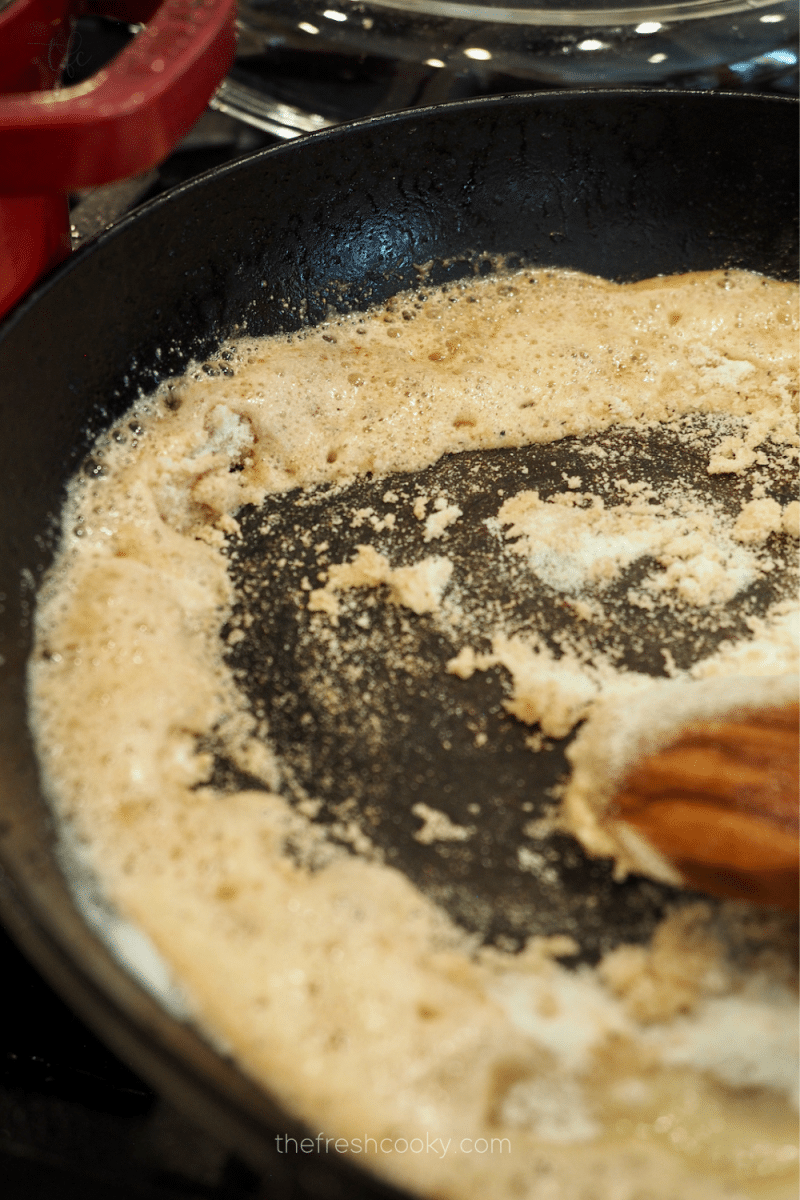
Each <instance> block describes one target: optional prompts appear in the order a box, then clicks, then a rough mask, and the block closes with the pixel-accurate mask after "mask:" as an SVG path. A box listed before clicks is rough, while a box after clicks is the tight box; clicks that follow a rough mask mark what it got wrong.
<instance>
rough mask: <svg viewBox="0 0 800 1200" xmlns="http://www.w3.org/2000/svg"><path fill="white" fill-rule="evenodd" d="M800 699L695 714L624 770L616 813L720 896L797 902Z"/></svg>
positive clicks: (694, 882) (692, 882) (690, 879)
mask: <svg viewBox="0 0 800 1200" xmlns="http://www.w3.org/2000/svg"><path fill="white" fill-rule="evenodd" d="M799 730H800V710H799V709H798V705H797V704H789V705H784V706H781V707H780V708H770V709H761V710H758V711H757V712H749V713H747V714H746V715H744V716H742V717H741V718H731V719H726V720H713V721H712V720H707V721H705V720H704V721H693V722H691V723H690V724H688V725H686V726H685V727H684V728H683V730H682V731H681V733H680V735H679V736H678V737H677V738H676V739H675V740H674V741H672V742H671V743H670V744H669V745H668V746H666V747H664V748H663V749H661V750H660V751H658V753H655V754H651V755H649V756H648V757H646V758H643V759H641V760H640V761H639V762H638V763H637V764H636V766H635V767H634V768H633V769H632V770H631V771H630V772H629V773H628V774H627V775H626V777H625V779H624V780H623V782H622V784H621V786H620V788H619V790H618V792H617V794H616V797H615V800H614V803H613V805H612V812H613V814H614V815H615V816H616V817H617V819H621V820H623V821H625V822H626V823H627V824H629V825H633V826H634V827H635V828H636V829H637V830H638V831H639V832H640V833H642V834H643V835H644V836H645V837H646V838H647V840H648V841H649V842H650V843H651V844H652V845H654V846H655V847H656V848H657V849H658V850H660V851H661V853H662V854H664V855H665V856H666V857H667V858H668V859H669V860H670V861H671V862H672V863H673V864H674V865H675V867H676V868H677V869H678V870H679V871H680V873H681V874H682V875H683V877H684V879H685V880H686V883H687V884H688V885H689V886H692V887H698V888H700V889H701V890H703V891H708V892H711V893H712V894H714V895H720V896H734V897H737V898H740V899H742V898H745V899H750V900H753V901H755V902H757V903H761V904H773V905H778V906H780V907H782V908H787V909H790V910H796V909H797V908H798V882H799V881H798V808H799V807H800V805H799V803H798V795H799V792H800V781H799V779H798V775H799V772H798V762H799V761H800V735H799Z"/></svg>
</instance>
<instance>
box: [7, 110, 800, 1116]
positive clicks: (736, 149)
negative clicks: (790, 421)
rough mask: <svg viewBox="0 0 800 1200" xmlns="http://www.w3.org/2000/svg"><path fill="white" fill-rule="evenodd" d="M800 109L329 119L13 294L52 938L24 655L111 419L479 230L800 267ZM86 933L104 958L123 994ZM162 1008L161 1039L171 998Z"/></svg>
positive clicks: (13, 540) (718, 261)
mask: <svg viewBox="0 0 800 1200" xmlns="http://www.w3.org/2000/svg"><path fill="white" fill-rule="evenodd" d="M797 111H798V110H797V105H795V104H794V103H793V102H791V101H783V100H767V99H764V98H759V97H748V96H739V95H729V96H725V95H686V94H676V93H672V92H664V93H657V92H649V93H642V92H639V93H614V94H610V95H609V94H600V93H588V94H584V95H580V94H575V93H573V94H553V93H551V94H546V95H541V96H536V97H533V98H518V97H517V98H514V99H512V100H505V99H491V100H485V101H478V102H470V103H469V104H466V105H464V104H457V105H450V106H446V107H445V108H440V109H438V110H431V111H428V112H422V111H417V112H411V113H405V114H401V115H399V116H395V117H390V118H383V119H379V120H376V121H370V122H366V123H363V124H362V125H360V126H359V127H357V128H355V129H334V130H332V131H330V132H326V133H324V134H321V135H315V136H313V137H311V138H310V139H308V140H304V141H303V142H301V143H299V144H294V145H291V146H287V147H280V148H277V149H275V150H272V151H267V152H265V153H262V154H260V155H256V156H254V157H253V158H252V159H249V160H247V161H244V162H240V163H237V164H234V165H232V166H230V167H228V168H223V169H221V170H218V171H216V172H214V173H212V174H210V175H209V176H206V177H204V178H202V179H200V180H199V181H195V182H193V183H191V184H189V185H187V186H185V187H183V188H181V189H179V190H177V191H176V192H173V193H172V194H171V195H169V196H168V197H165V198H161V199H159V200H157V201H155V202H153V203H152V204H151V205H148V206H146V208H145V209H144V210H142V212H141V213H140V214H137V215H135V216H133V217H131V218H129V219H127V220H126V221H124V222H122V223H121V225H120V226H119V227H117V228H116V229H115V230H114V231H112V232H111V233H109V234H107V235H103V236H102V237H101V238H99V239H98V241H97V243H95V244H94V245H92V246H90V247H88V248H87V249H86V250H85V251H83V252H82V253H80V254H78V255H76V256H75V259H74V261H72V262H70V263H69V264H68V265H67V266H66V267H65V268H63V269H62V270H60V271H59V272H58V273H57V274H56V275H55V276H54V277H53V278H52V279H50V280H49V281H48V282H47V283H45V284H44V285H43V286H42V287H41V288H40V289H39V290H38V292H37V293H36V294H35V295H34V296H33V297H32V298H31V299H30V300H29V301H26V302H25V303H23V304H22V305H21V306H20V307H19V308H18V310H17V311H16V313H15V314H14V315H13V316H12V317H11V318H10V319H9V320H8V321H7V323H6V325H5V327H4V328H3V329H2V330H0V397H1V398H2V401H1V403H0V478H2V480H3V486H4V488H5V496H4V504H3V506H2V510H0V592H2V593H4V594H5V598H4V599H3V603H4V604H5V613H4V614H3V616H2V618H0V619H1V620H2V625H0V638H1V639H2V640H1V641H0V653H2V655H3V656H4V660H5V665H3V666H0V865H2V870H3V871H4V872H5V878H6V879H7V880H8V881H9V883H10V884H12V885H13V887H14V889H15V890H17V892H18V894H19V895H20V896H21V897H22V905H23V907H24V908H25V909H26V910H27V912H28V914H29V915H31V916H33V918H34V920H35V921H36V922H39V923H40V924H41V925H42V927H43V928H46V929H47V930H48V931H49V933H50V936H52V937H53V938H54V939H55V942H56V943H60V944H61V945H62V948H63V947H67V949H68V951H69V948H70V947H74V946H75V945H76V938H77V939H78V942H81V943H83V944H85V943H86V941H87V939H88V938H89V935H88V934H85V933H84V934H80V935H79V934H78V932H77V931H78V930H79V929H83V928H84V927H83V926H82V923H81V921H80V918H79V917H78V916H77V914H76V912H75V910H74V908H73V906H72V903H71V900H70V899H69V894H68V892H67V890H66V887H65V885H64V883H63V879H62V878H61V876H60V873H59V871H58V868H57V864H56V861H55V858H54V856H53V853H52V849H51V844H52V832H51V829H50V821H49V817H48V814H47V810H46V809H45V807H44V805H43V803H42V801H41V798H40V793H39V788H38V780H37V772H36V765H35V760H34V756H33V752H32V747H31V742H30V736H29V733H28V730H27V723H26V711H25V663H26V660H27V656H28V653H29V649H30V620H31V615H32V602H33V596H34V592H35V587H36V584H37V582H38V580H39V579H40V578H41V575H42V573H43V572H44V570H46V568H47V566H48V564H49V562H50V561H51V559H52V553H53V549H54V546H55V542H56V538H57V533H58V524H57V521H58V517H57V514H58V512H59V509H60V506H61V503H62V500H63V496H64V488H65V485H66V481H67V480H68V478H69V476H70V474H71V473H72V471H73V470H74V469H75V467H76V465H77V464H78V463H79V462H80V460H81V458H82V456H83V455H84V454H85V451H86V449H87V448H88V445H89V444H90V442H91V440H92V438H93V437H94V435H95V434H96V433H97V432H98V431H100V430H101V429H102V428H104V427H105V426H106V425H107V424H108V423H109V422H110V421H111V420H112V419H114V418H115V417H116V416H118V415H119V414H120V413H121V412H123V411H124V409H125V408H126V407H127V406H128V405H129V404H130V403H131V401H132V400H133V399H134V398H135V397H136V395H138V394H139V392H140V389H144V390H148V389H150V388H151V387H152V386H153V385H154V384H155V382H157V380H158V379H159V378H163V377H165V376H168V375H170V374H174V373H176V372H180V371H181V370H182V369H183V367H184V366H185V364H186V362H187V361H188V360H189V358H190V357H192V356H194V355H197V356H202V355H203V354H205V353H208V352H209V350H210V349H212V348H213V347H214V346H216V345H217V344H218V343H219V341H220V340H221V339H222V338H224V337H226V336H229V335H230V334H232V333H235V332H236V331H237V329H238V330H240V331H242V330H244V329H246V330H247V332H251V333H272V332H277V331H279V330H287V329H296V328H299V327H300V326H302V325H303V324H304V323H307V322H315V321H318V320H319V319H321V318H323V317H324V316H325V314H326V312H327V311H328V310H329V308H330V307H336V308H338V309H345V310H346V309H354V308H359V307H364V306H365V305H368V304H370V303H372V302H374V301H378V300H381V299H385V298H386V297H388V296H389V295H391V294H393V293H395V292H396V291H398V290H401V289H403V288H406V287H409V286H413V285H415V284H416V283H417V282H418V280H419V278H420V276H419V273H418V271H417V270H416V267H417V266H419V265H421V264H424V263H428V262H431V261H433V263H434V265H433V267H432V269H431V271H430V274H429V276H428V279H429V280H430V281H433V282H441V281H443V280H445V279H448V278H457V277H459V276H463V275H466V274H470V273H472V271H473V270H475V269H479V270H480V269H488V263H486V262H485V260H483V261H482V260H481V259H480V258H476V256H475V252H486V253H487V254H495V255H496V254H504V255H507V256H509V257H508V260H507V261H508V262H509V264H510V265H515V264H518V263H530V264H532V265H537V266H546V265H553V266H562V267H564V266H566V267H574V268H577V269H580V270H583V271H587V272H590V273H594V274H599V275H603V276H606V277H608V278H612V279H617V280H631V279H640V278H647V277H649V276H652V275H656V274H659V273H674V272H679V271H688V270H693V271H694V270H704V269H709V268H714V267H725V266H731V267H741V268H745V269H749V270H755V271H760V272H763V273H764V274H769V275H772V276H775V277H778V278H784V279H786V278H793V277H796V275H797V249H796V248H797V209H798V200H797V183H796V181H797V175H798V165H797ZM0 907H2V897H1V896H0ZM20 936H22V935H20ZM23 940H24V939H23ZM69 952H72V951H69ZM93 954H94V958H93V965H92V967H91V968H89V969H88V974H89V975H90V976H92V977H93V978H94V979H95V980H97V979H98V978H102V979H103V980H104V981H105V983H104V986H106V987H107V988H112V989H114V988H115V989H116V994H117V995H118V996H122V994H123V993H125V994H126V995H128V996H129V995H130V989H131V988H132V986H133V985H131V984H130V981H127V982H125V981H123V977H122V973H121V971H120V970H119V969H118V968H117V967H116V966H115V965H114V963H113V961H112V960H111V959H110V957H109V956H108V955H107V954H106V953H105V951H104V950H102V948H98V947H96V946H95V949H94V951H93ZM76 1002H77V1001H76ZM123 1007H124V1003H123ZM152 1019H153V1020H154V1021H155V1026H154V1027H153V1029H151V1034H152V1035H153V1036H155V1037H156V1038H158V1037H161V1038H162V1040H163V1039H164V1038H165V1037H166V1034H165V1032H164V1031H165V1030H167V1028H168V1025H169V1018H167V1017H166V1015H162V1016H160V1017H159V1016H158V1015H156V1016H154V1017H153V1018H152ZM173 1024H174V1023H173ZM284 1127H285V1126H284Z"/></svg>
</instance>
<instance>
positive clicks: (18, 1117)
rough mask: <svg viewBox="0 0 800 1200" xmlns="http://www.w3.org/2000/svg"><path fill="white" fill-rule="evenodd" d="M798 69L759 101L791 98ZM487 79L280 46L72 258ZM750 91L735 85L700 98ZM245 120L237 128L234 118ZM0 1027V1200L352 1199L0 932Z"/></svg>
mask: <svg viewBox="0 0 800 1200" xmlns="http://www.w3.org/2000/svg"><path fill="white" fill-rule="evenodd" d="M130 36H131V32H130V30H128V29H127V28H126V27H122V26H119V25H116V24H112V23H109V22H106V21H104V20H102V19H100V18H84V19H83V20H82V21H81V22H80V23H79V25H78V28H77V30H76V35H75V36H74V38H73V42H72V52H71V57H70V60H69V64H68V67H67V71H66V78H65V82H68V83H77V82H79V81H80V80H81V79H83V78H85V77H87V76H88V75H90V74H93V73H94V72H95V71H97V70H98V69H99V68H100V67H101V66H102V65H103V64H104V63H105V62H106V61H107V60H108V59H109V58H110V57H111V55H112V54H114V53H116V52H117V51H118V50H119V49H121V47H122V45H124V44H125V42H126V41H127V39H128V38H129V37H130ZM796 61H797V56H796V55H794V62H792V55H791V54H789V55H788V57H787V58H786V59H785V64H786V67H787V70H786V72H784V73H783V74H780V73H778V74H776V73H775V72H774V71H773V73H772V78H771V79H770V81H769V82H768V83H766V84H764V83H762V84H760V86H759V90H761V91H768V92H772V93H775V94H784V95H796V94H797V70H796ZM532 86H536V87H539V86H541V85H539V84H536V85H532V84H531V81H530V80H529V79H528V80H523V79H518V78H514V77H510V76H506V75H502V74H499V73H492V72H488V73H487V72H486V71H483V72H470V71H461V72H458V71H454V70H442V69H441V68H440V67H433V66H431V65H429V64H425V63H422V64H415V63H410V62H407V61H401V60H395V61H392V60H390V59H387V58H386V57H384V56H381V55H377V54H376V55H366V54H353V53H348V52H345V51H342V50H340V49H336V48H335V47H333V48H332V47H327V48H323V50H322V52H321V53H320V52H314V53H311V52H310V51H309V50H308V49H307V48H304V47H303V46H302V45H299V46H298V45H292V44H289V43H287V41H286V40H285V39H283V40H281V39H276V40H275V41H274V44H268V45H266V46H263V47H262V48H261V49H260V51H259V52H258V53H249V54H245V55H243V56H242V57H241V58H240V59H239V60H238V61H237V64H236V67H235V68H234V71H233V73H232V75H231V77H230V78H229V80H228V81H226V84H225V85H224V86H223V88H222V89H221V91H220V93H218V95H217V97H216V98H215V100H214V101H213V102H212V106H211V107H209V109H208V110H207V111H206V113H205V114H204V115H203V117H201V119H200V121H199V122H198V123H197V125H196V126H195V128H194V129H193V130H192V131H191V132H190V134H189V135H188V136H187V137H186V138H185V139H184V140H183V142H182V143H181V144H180V145H179V146H178V148H177V150H176V151H175V152H174V153H173V154H172V155H171V156H170V158H169V159H168V160H167V162H166V163H164V164H163V165H162V166H161V167H160V168H159V169H157V170H155V171H151V172H148V173H147V174H146V175H144V176H140V177H138V178H137V179H134V180H126V181H124V182H123V183H120V184H112V185H110V186H109V187H107V188H99V189H96V190H95V191H94V192H91V193H83V194H79V195H76V196H74V197H72V203H71V208H72V221H73V238H74V241H75V242H76V244H77V243H78V242H80V241H83V240H85V239H86V238H87V237H90V236H92V235H93V234H95V233H97V232H99V230H101V229H102V228H104V227H105V226H106V225H107V224H109V223H110V222H111V221H113V220H114V219H116V218H118V217H119V216H120V215H121V214H122V213H123V212H125V211H128V210H129V209H131V208H132V207H135V206H136V205H138V204H140V203H142V202H143V201H145V200H147V199H150V198H152V197H154V196H156V195H158V194H159V193H160V192H162V191H164V190H166V189H168V188H170V187H172V186H174V185H175V184H178V183H181V182H183V181H184V180H187V179H190V178H192V177H193V176H195V175H197V174H199V173H200V172H202V171H205V170H208V169H210V168H212V167H215V166H218V165H219V164H221V163H225V162H230V161H232V160H233V159H235V158H238V157H241V156H242V155H245V154H249V153H251V152H252V151H254V150H258V149H261V148H263V147H266V146H270V145H274V144H276V143H278V142H280V141H282V140H286V139H287V138H290V137H293V136H295V135H297V134H298V132H302V131H303V130H311V129H316V128H324V127H326V126H327V125H329V124H335V123H338V122H340V121H343V120H347V119H354V118H358V117H364V116H369V115H372V114H374V113H378V112H384V111H391V110H395V109H400V108H406V107H411V106H417V105H423V104H434V103H440V102H444V101H448V100H456V99H462V98H465V97H467V96H474V95H481V94H488V93H500V92H514V91H526V90H530V89H531V87H532ZM695 86H723V87H725V88H726V89H731V88H736V89H740V90H741V89H745V90H755V89H754V88H753V86H752V83H749V82H748V79H747V72H746V71H745V70H742V71H740V72H739V74H738V75H736V73H735V72H733V73H732V72H731V71H728V72H727V74H725V73H724V72H723V73H719V72H717V74H716V75H715V76H714V77H713V78H710V79H709V80H706V82H705V84H703V83H702V81H701V82H700V84H698V83H697V81H695ZM242 117H244V119H241V118H242ZM0 978H2V980H3V983H4V985H5V986H4V992H5V996H6V1004H7V1016H6V1019H5V1021H4V1022H3V1024H2V1027H0V1180H2V1189H1V1194H2V1197H3V1200H39V1198H40V1197H41V1198H43V1200H44V1198H45V1197H46V1198H47V1200H73V1198H74V1200H128V1198H130V1200H179V1198H180V1200H250V1198H252V1197H258V1198H260V1200H337V1198H339V1197H340V1198H341V1200H345V1197H346V1198H347V1200H355V1197H354V1194H353V1190H352V1186H349V1185H348V1186H347V1188H346V1189H344V1190H343V1185H342V1184H340V1183H339V1182H338V1181H337V1180H336V1179H335V1178H333V1177H320V1176H317V1177H315V1179H314V1180H313V1182H310V1181H309V1179H307V1178H304V1177H303V1175H302V1172H301V1171H299V1170H298V1172H297V1173H296V1174H291V1173H290V1175H289V1177H288V1181H287V1179H284V1180H283V1181H282V1182H281V1184H280V1186H278V1185H277V1184H276V1183H275V1182H274V1181H272V1180H270V1179H265V1178H260V1177H259V1176H258V1175H256V1174H255V1173H254V1172H253V1171H252V1170H251V1169H250V1168H249V1167H248V1166H247V1165H246V1164H245V1163H243V1162H242V1161H241V1160H240V1159H239V1158H237V1157H236V1155H235V1154H232V1153H230V1152H229V1151H228V1150H227V1149H226V1148H225V1146H223V1145H222V1144H221V1143H218V1142H215V1141H214V1139H213V1138H210V1137H209V1136H208V1134H207V1133H206V1132H201V1131H200V1130H198V1129H197V1128H196V1127H195V1126H194V1125H193V1124H192V1123H191V1122H190V1121H189V1120H187V1119H186V1118H185V1117H183V1116H182V1115H181V1114H180V1113H178V1112H177V1111H176V1110H174V1109H173V1108H172V1107H171V1106H170V1105H169V1104H168V1103H167V1102H166V1101H165V1100H164V1099H163V1098H161V1097H159V1096H158V1095H156V1093H155V1092H154V1091H153V1090H152V1089H151V1088H150V1087H149V1086H148V1085H147V1084H146V1083H144V1082H143V1081H142V1080H141V1079H140V1078H139V1077H138V1076H137V1075H135V1074H134V1073H133V1072H132V1071H131V1070H129V1068H128V1067H127V1066H125V1065H124V1064H123V1063H122V1062H120V1061H119V1059H117V1058H116V1057H115V1056H114V1055H113V1054H112V1053H111V1052H110V1051H109V1050H107V1049H106V1048H105V1047H104V1046H103V1045H102V1043H101V1042H100V1041H98V1039H97V1038H96V1037H95V1036H94V1034H92V1033H91V1032H90V1030H89V1029H87V1028H86V1026H85V1025H84V1024H83V1023H82V1022H81V1021H80V1020H79V1019H78V1018H77V1017H76V1016H74V1015H73V1013H72V1012H71V1011H70V1010H69V1009H68V1008H67V1007H66V1005H65V1004H64V1003H63V1002H62V1001H61V1000H60V999H59V998H58V997H57V996H56V995H55V993H53V992H52V991H51V989H50V988H49V987H48V986H47V984H46V983H44V981H43V980H42V979H41V977H40V976H39V975H38V973H37V972H36V971H35V970H34V969H33V968H32V967H31V966H30V965H29V964H28V963H27V961H26V960H25V958H24V957H23V956H22V955H21V954H20V952H19V951H18V950H17V949H16V947H15V945H14V944H13V943H12V942H11V940H10V939H9V938H8V937H7V935H5V934H4V933H3V931H2V929H0Z"/></svg>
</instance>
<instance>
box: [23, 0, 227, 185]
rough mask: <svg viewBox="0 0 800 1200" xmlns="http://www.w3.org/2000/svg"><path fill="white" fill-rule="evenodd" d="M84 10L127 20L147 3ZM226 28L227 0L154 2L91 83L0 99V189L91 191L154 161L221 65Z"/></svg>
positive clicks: (202, 101)
mask: <svg viewBox="0 0 800 1200" xmlns="http://www.w3.org/2000/svg"><path fill="white" fill-rule="evenodd" d="M80 8H81V9H82V10H83V11H85V7H84V5H81V6H80ZM91 9H92V11H93V12H96V13H103V14H104V15H106V16H114V17H122V18H123V19H125V20H128V21H135V20H142V18H143V17H144V18H145V19H146V16H147V15H148V14H149V12H151V11H152V10H153V4H152V3H150V4H149V6H148V0H140V2H139V4H138V5H137V4H136V3H134V2H129V0H122V2H120V3H117V4H116V5H114V4H113V3H112V4H102V3H98V4H92V5H91ZM234 22H235V8H234V0H163V3H162V4H161V5H160V6H159V7H158V8H157V9H156V11H155V13H154V15H153V16H152V17H151V19H150V20H149V21H148V23H147V25H146V26H145V28H144V29H143V30H142V31H141V32H140V33H139V34H138V35H137V36H136V37H135V38H134V39H133V41H132V42H131V43H130V44H129V45H128V46H127V47H126V48H125V49H124V50H123V51H122V52H121V53H120V54H119V55H117V57H116V58H115V59H113V60H112V61H111V62H110V63H109V64H108V66H107V67H105V68H104V69H103V70H101V71H98V72H97V74H96V75H94V76H92V78H91V79H88V80H86V81H85V82H84V83H81V84H78V85H76V86H75V87H66V88H61V89H59V90H55V91H34V92H27V93H22V94H10V95H5V96H0V192H3V193H5V194H6V195H12V194H14V195H31V194H37V193H47V192H68V191H73V190H77V189H78V188H84V187H96V186H98V185H100V184H103V183H109V182H110V181H111V180H115V179H124V178H125V177H126V176H128V175H136V174H138V173H139V172H140V171H145V170H147V169H148V168H150V167H152V166H154V165H155V164H156V163H157V162H160V161H161V160H162V159H164V158H165V157H166V156H167V155H168V154H169V152H170V150H171V149H172V147H173V146H174V145H175V143H176V142H178V141H179V140H180V139H181V137H183V135H184V134H185V133H186V132H187V131H188V130H189V129H190V128H191V126H192V125H193V124H194V122H195V121H196V120H197V118H198V117H199V116H200V114H201V113H202V111H203V109H204V108H205V107H206V105H207V103H208V98H209V96H211V94H212V93H213V92H214V90H215V88H216V87H217V85H218V84H219V83H220V82H221V81H222V79H223V78H224V76H225V75H226V73H227V71H228V69H229V68H230V65H231V63H232V62H233V55H234V50H235V43H236V34H235V24H234Z"/></svg>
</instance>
